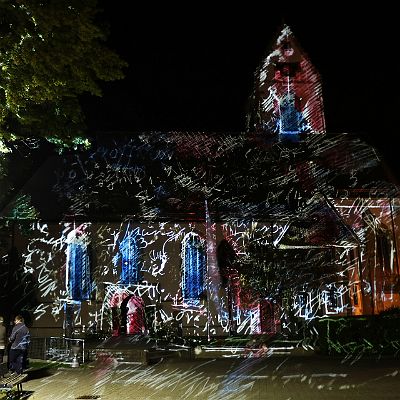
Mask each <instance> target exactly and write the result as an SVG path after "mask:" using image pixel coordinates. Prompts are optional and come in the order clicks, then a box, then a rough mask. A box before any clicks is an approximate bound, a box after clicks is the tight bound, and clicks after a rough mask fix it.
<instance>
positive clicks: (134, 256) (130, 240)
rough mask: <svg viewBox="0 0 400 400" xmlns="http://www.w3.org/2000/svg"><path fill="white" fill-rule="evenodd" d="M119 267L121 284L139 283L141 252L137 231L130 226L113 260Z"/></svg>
mask: <svg viewBox="0 0 400 400" xmlns="http://www.w3.org/2000/svg"><path fill="white" fill-rule="evenodd" d="M113 263H114V265H115V266H116V267H117V266H118V265H119V264H120V265H121V276H120V282H121V283H122V284H125V285H129V284H136V283H138V281H139V273H140V272H139V250H138V246H137V229H136V230H132V229H130V228H129V226H128V227H127V229H126V232H125V236H124V238H123V239H122V240H121V242H120V243H119V246H118V253H117V254H116V255H115V256H114V258H113Z"/></svg>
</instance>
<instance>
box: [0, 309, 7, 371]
mask: <svg viewBox="0 0 400 400" xmlns="http://www.w3.org/2000/svg"><path fill="white" fill-rule="evenodd" d="M5 348H6V327H5V326H4V319H3V317H2V316H1V315H0V364H1V363H2V362H3V357H4V352H5Z"/></svg>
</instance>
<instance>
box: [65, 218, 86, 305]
mask: <svg viewBox="0 0 400 400" xmlns="http://www.w3.org/2000/svg"><path fill="white" fill-rule="evenodd" d="M85 228H86V226H85V225H84V224H82V225H80V226H79V227H77V228H75V229H73V230H72V231H71V232H70V233H69V234H68V235H67V239H66V243H67V268H66V270H67V273H66V287H67V293H68V298H70V299H72V300H78V301H82V300H89V298H90V293H91V291H92V282H91V274H90V258H89V252H88V243H89V240H88V235H87V233H86V232H85Z"/></svg>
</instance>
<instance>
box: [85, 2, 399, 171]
mask: <svg viewBox="0 0 400 400" xmlns="http://www.w3.org/2000/svg"><path fill="white" fill-rule="evenodd" d="M303 3H310V2H303ZM303 3H301V2H297V3H296V6H295V7H294V8H293V7H291V6H289V5H288V3H287V2H275V3H270V4H274V5H269V4H268V3H267V2H266V3H264V5H263V6H262V7H260V6H256V5H255V4H251V3H246V5H243V4H242V5H238V6H237V7H236V8H234V7H233V6H232V5H230V6H229V8H222V7H219V8H218V9H217V8H216V7H211V6H204V3H195V2H193V3H190V7H189V3H184V4H188V5H187V7H184V6H181V7H180V8H178V7H177V6H175V7H173V8H169V7H170V5H169V6H168V7H167V6H164V8H163V9H160V8H157V5H156V4H153V3H151V4H149V5H147V6H145V7H143V4H141V5H140V8H139V6H135V5H134V4H136V2H132V3H131V4H132V7H133V8H132V9H130V10H128V9H127V4H128V3H127V2H122V1H116V2H114V1H109V0H104V1H102V2H101V5H102V7H103V8H104V13H103V16H104V18H105V19H106V20H108V22H109V23H110V32H111V34H110V38H109V44H110V46H111V47H112V48H113V49H114V50H116V51H117V52H118V54H120V56H121V57H122V58H123V59H125V60H126V61H127V62H128V63H129V67H128V68H127V69H126V70H125V73H126V78H125V79H124V80H123V81H118V82H112V83H107V84H104V85H103V87H104V95H103V97H102V98H100V99H90V100H87V99H85V103H84V104H85V109H86V111H87V116H88V124H89V127H90V128H91V129H93V130H98V131H119V130H125V131H132V132H137V131H153V130H164V131H165V130H167V131H168V130H187V131H194V132H195V131H204V130H206V131H242V130H244V129H245V112H246V102H247V97H248V96H249V94H250V93H251V89H252V83H253V73H254V71H255V68H256V67H257V65H258V64H259V63H260V62H261V60H262V58H263V57H264V56H265V55H267V54H268V52H269V50H270V48H271V45H272V43H273V40H274V39H275V38H276V35H277V33H278V31H279V28H280V27H281V26H282V23H283V22H285V23H287V24H288V25H289V26H290V27H291V28H292V30H293V32H294V34H295V36H296V37H297V38H298V40H299V41H300V44H301V45H302V47H303V49H304V50H305V51H306V53H307V54H308V55H309V57H310V59H311V61H312V62H313V63H314V65H315V66H316V67H317V69H318V70H319V72H320V74H321V76H322V80H323V95H324V104H325V118H326V125H327V129H328V132H352V133H356V134H359V135H360V137H361V138H363V139H364V140H366V141H368V142H369V143H371V144H372V145H374V146H375V147H376V148H377V149H378V151H379V152H381V153H382V154H383V155H384V157H385V159H386V161H387V163H388V165H389V166H390V167H391V169H392V170H393V171H394V172H395V174H396V176H398V177H399V178H400V166H397V145H395V140H397V137H398V130H399V128H398V123H397V115H398V113H400V100H399V97H398V93H399V86H400V85H399V72H400V71H399V69H400V67H399V65H400V64H399V63H398V62H397V61H396V59H397V57H398V54H397V52H398V43H397V38H398V31H397V23H398V22H397V21H396V20H395V18H396V16H397V12H396V11H395V10H394V9H393V7H394V6H393V5H390V2H388V5H389V6H385V3H382V2H380V3H379V4H380V8H377V6H376V4H375V6H374V8H369V7H368V6H366V5H365V3H363V2H360V4H362V5H363V7H362V8H353V9H349V8H348V4H350V2H343V3H341V2H320V3H317V4H318V6H317V7H318V8H316V6H311V5H309V4H308V5H307V4H306V5H304V6H303V5H302V4H303ZM322 3H323V4H322ZM135 7H137V8H135ZM353 7H354V6H353Z"/></svg>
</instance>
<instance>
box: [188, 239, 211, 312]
mask: <svg viewBox="0 0 400 400" xmlns="http://www.w3.org/2000/svg"><path fill="white" fill-rule="evenodd" d="M205 281H206V250H205V241H204V240H202V239H201V238H200V236H199V235H198V234H197V233H193V232H190V233H188V234H186V235H185V237H184V238H183V241H182V297H183V301H184V303H185V304H188V305H198V304H199V303H200V296H201V295H202V293H203V292H204V289H205Z"/></svg>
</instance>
